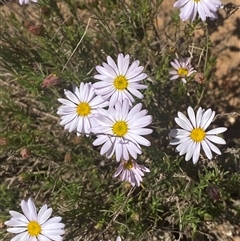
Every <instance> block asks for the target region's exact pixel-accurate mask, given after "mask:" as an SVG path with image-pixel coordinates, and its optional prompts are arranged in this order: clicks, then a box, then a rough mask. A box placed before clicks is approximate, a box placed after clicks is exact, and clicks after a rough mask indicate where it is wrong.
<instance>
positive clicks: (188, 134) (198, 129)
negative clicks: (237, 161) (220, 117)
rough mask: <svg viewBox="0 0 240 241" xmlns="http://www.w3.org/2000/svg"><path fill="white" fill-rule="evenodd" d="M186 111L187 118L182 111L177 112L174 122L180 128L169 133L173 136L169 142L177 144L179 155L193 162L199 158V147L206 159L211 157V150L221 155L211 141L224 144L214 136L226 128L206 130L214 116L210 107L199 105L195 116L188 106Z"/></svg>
mask: <svg viewBox="0 0 240 241" xmlns="http://www.w3.org/2000/svg"><path fill="white" fill-rule="evenodd" d="M187 113H188V116H189V119H188V118H187V117H186V116H185V115H184V114H183V113H182V112H178V117H176V118H175V122H176V123H177V124H178V125H179V126H180V127H181V128H182V129H173V130H171V131H170V133H169V135H170V136H171V137H173V138H175V139H173V140H172V141H171V142H170V144H171V145H178V146H177V148H176V150H177V151H178V152H179V155H180V156H182V155H184V154H186V156H185V160H186V161H189V160H190V159H191V158H192V160H193V163H194V164H195V163H197V161H198V159H199V155H200V149H201V147H202V148H203V151H204V152H205V154H206V156H207V158H208V159H212V151H213V152H215V153H217V154H218V155H221V152H220V150H219V149H218V148H217V147H216V146H215V145H214V144H213V143H212V142H214V143H217V144H226V142H225V141H224V140H223V139H222V138H220V137H218V136H216V134H220V133H223V132H224V131H226V130H227V128H226V127H219V128H215V129H212V130H210V131H206V129H207V128H208V126H209V125H210V124H211V122H212V120H213V118H214V116H215V111H212V110H211V109H207V110H206V111H205V110H203V109H202V108H201V107H200V108H199V109H198V111H197V114H196V116H195V113H194V110H193V108H192V107H188V109H187ZM189 120H190V121H189Z"/></svg>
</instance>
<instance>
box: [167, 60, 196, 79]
mask: <svg viewBox="0 0 240 241" xmlns="http://www.w3.org/2000/svg"><path fill="white" fill-rule="evenodd" d="M170 64H171V65H172V67H173V68H174V70H170V71H169V74H170V75H171V77H170V80H176V79H178V78H180V79H181V80H182V82H183V83H184V84H186V83H187V80H186V78H187V77H189V76H190V75H192V74H193V73H194V72H196V70H194V68H193V67H192V65H191V58H187V59H174V61H173V62H170Z"/></svg>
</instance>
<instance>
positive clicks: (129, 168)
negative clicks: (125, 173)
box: [123, 160, 133, 170]
mask: <svg viewBox="0 0 240 241" xmlns="http://www.w3.org/2000/svg"><path fill="white" fill-rule="evenodd" d="M123 166H124V168H125V169H128V170H131V169H132V168H133V163H132V161H131V160H129V161H127V162H125V163H124V165H123Z"/></svg>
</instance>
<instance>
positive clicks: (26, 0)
mask: <svg viewBox="0 0 240 241" xmlns="http://www.w3.org/2000/svg"><path fill="white" fill-rule="evenodd" d="M30 2H35V3H36V2H37V0H19V4H20V5H23V4H28V3H30Z"/></svg>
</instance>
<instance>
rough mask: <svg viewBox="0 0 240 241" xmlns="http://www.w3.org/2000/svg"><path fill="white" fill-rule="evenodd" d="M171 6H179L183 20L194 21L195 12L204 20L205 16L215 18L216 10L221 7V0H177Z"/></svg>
mask: <svg viewBox="0 0 240 241" xmlns="http://www.w3.org/2000/svg"><path fill="white" fill-rule="evenodd" d="M173 6H174V7H175V8H180V18H181V19H182V20H183V21H186V20H188V19H190V21H194V19H195V18H196V16H197V13H198V14H199V16H200V18H201V19H202V21H206V18H207V17H209V18H211V19H216V18H217V14H216V12H217V9H218V8H219V7H221V0H207V1H206V0H178V1H177V2H175V3H174V5H173Z"/></svg>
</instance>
